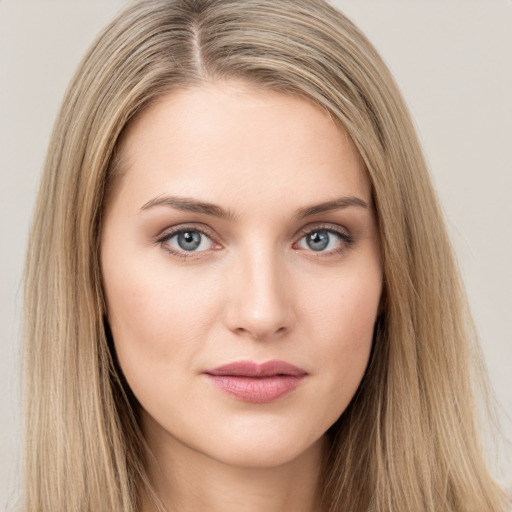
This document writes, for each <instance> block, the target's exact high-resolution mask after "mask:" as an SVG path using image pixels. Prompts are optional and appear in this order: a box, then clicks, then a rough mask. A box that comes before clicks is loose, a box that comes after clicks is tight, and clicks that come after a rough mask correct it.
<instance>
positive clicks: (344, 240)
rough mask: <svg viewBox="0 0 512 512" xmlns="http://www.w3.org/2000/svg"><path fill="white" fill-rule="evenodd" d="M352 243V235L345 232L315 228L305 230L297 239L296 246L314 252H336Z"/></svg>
mask: <svg viewBox="0 0 512 512" xmlns="http://www.w3.org/2000/svg"><path fill="white" fill-rule="evenodd" d="M352 243H353V239H352V237H351V236H350V235H348V234H346V233H342V232H339V231H336V230H334V229H332V228H329V229H327V228H317V229H313V230H310V231H309V232H307V233H306V234H305V235H304V236H303V237H302V238H301V239H300V240H299V241H298V243H297V247H298V248H299V249H306V250H311V251H314V252H324V253H337V252H340V251H342V250H343V249H345V248H346V247H348V246H350V245H351V244H352Z"/></svg>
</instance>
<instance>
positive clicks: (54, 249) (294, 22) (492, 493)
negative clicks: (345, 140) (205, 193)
mask: <svg viewBox="0 0 512 512" xmlns="http://www.w3.org/2000/svg"><path fill="white" fill-rule="evenodd" d="M230 78H235V79H242V80H245V81H249V82H251V83H254V84H257V85H259V86H261V87H262V88H267V89H272V90H278V91H282V92H285V93H290V94H299V95H302V96H304V97H307V98H310V99H312V100H313V101H314V102H316V103H317V104H318V105H319V106H321V107H322V108H324V109H325V110H327V111H328V112H329V113H330V115H331V116H332V118H333V119H334V120H335V121H336V122H338V123H340V124H341V125H342V126H343V127H344V128H345V130H346V131H347V132H348V134H349V135H350V137H351V138H352V140H353V141H354V143H355V145H356V147H357V148H358V150H359V152H360V154H361V156H362V158H363V159H364V162H365V164H366V168H367V171H368V176H369V179H370V181H371V184H372V189H373V200H374V203H375V209H376V212H377V219H378V225H379V230H380V239H381V246H382V259H383V268H384V281H385V282H384V296H383V304H382V311H381V313H380V315H379V319H378V322H377V325H376V330H375V339H374V346H373V351H372V356H371V360H370V364H369V366H368V369H367V372H366V374H365V377H364V379H363V382H362V383H361V385H360V388H359V390H358V392H357V394H356V396H355V397H354V399H353V401H352V402H351V404H350V405H349V407H348V409H347V410H346V411H345V412H344V414H343V415H342V416H341V418H340V419H339V420H338V421H337V423H336V424H335V425H333V427H332V428H331V429H330V430H329V432H328V435H329V436H330V437H331V440H332V441H331V446H332V448H331V452H330V453H329V454H328V456H327V458H326V462H325V467H324V478H323V485H324V489H323V496H324V504H325V510H326V511H330V512H335V511H338V512H339V511H345V510H350V511H351V512H363V511H365V510H366V509H367V508H368V506H369V503H370V502H371V501H372V500H373V503H374V509H375V510H378V511H380V512H385V511H394V512H396V511H403V512H405V511H410V510H413V511H415V512H420V511H425V512H427V511H428V512H434V511H436V512H437V511H441V510H442V511H445V512H448V511H453V512H462V511H478V512H486V511H488V512H490V511H493V512H497V511H502V510H504V508H505V506H506V505H505V498H504V496H503V495H502V493H501V492H500V490H499V489H498V487H497V486H496V484H495V483H494V481H493V479H492V477H491V476H490V474H489V472H488V470H487V468H486V464H485V461H484V457H483V455H482V448H481V445H480V439H479V429H478V421H477V414H476V413H477V403H476V400H475V398H474V397H475V396H476V395H475V392H476V391H478V390H479V391H482V390H483V392H484V394H483V396H484V399H485V396H486V395H485V393H486V387H485V377H484V372H483V369H482V364H481V357H480V355H479V353H478V346H477V343H476V341H475V336H474V332H473V328H472V323H471V318H470V316H469V314H468V309H467V305H466V299H465V297H464V293H463V290H462V288H461V284H460V281H459V277H458V273H457V269H456V265H455V263H454V258H453V255H452V251H451V248H450V244H449V241H448V238H447V235H446V231H445V228H444V224H443V220H442V216H441V214H440V211H439V207H438V204H437V200H436V198H435V194H434V192H433V190H432V186H431V183H430V180H429V177H428V173H427V170H426V165H425V162H424V158H423V156H422V152H421V149H420V147H419V144H418V141H417V138H416V135H415V131H414V128H413V126H412V123H411V120H410V118H409V115H408V113H407V109H406V107H405V106H404V102H403V100H402V98H401V96H400V93H399V91H398V89H397V87H396V85H395V83H394V81H393V79H392V77H391V75H390V73H389V71H388V69H387V68H386V66H385V65H384V63H383V62H382V60H381V59H380V57H379V56H378V54H377V53H376V51H375V49H374V48H373V47H372V45H371V44H370V43H369V42H368V41H367V39H366V38H365V37H364V35H362V34H361V32H360V31H359V30H358V29H357V28H356V27H355V26H354V25H353V24H352V23H351V22H350V21H349V20H348V19H347V18H345V17H344V16H343V15H342V14H341V13H339V12H338V11H336V10H335V9H334V8H333V7H331V6H330V5H328V4H327V3H324V2H323V1H319V0H244V1H240V0H142V1H139V2H136V3H134V4H133V5H131V6H129V7H127V8H126V9H125V10H124V11H123V12H122V13H121V14H120V15H118V17H117V18H116V19H115V20H114V21H113V22H112V23H111V24H110V25H109V26H108V27H107V28H106V29H105V30H104V31H103V32H102V33H101V34H100V36H99V37H98V39H97V40H96V42H95V43H94V44H93V46H92V48H91V49H90V50H89V52H88V54H87V55H86V56H85V58H84V60H83V61H82V63H81V65H80V67H79V69H78V72H77V74H76V75H75V77H74V79H73V81H72V83H71V85H70V87H69V89H68V91H67V94H66V97H65V99H64V103H63V106H62V110H61V112H60V115H59V117H58V119H57V121H56V125H55V128H54V132H53V136H52V139H51V143H50V147H49V151H48V156H47V160H46V166H45V170H44V174H43V177H42V181H41V185H40V190H39V196H38V200H37V205H36V209H35V214H34V222H33V226H32V230H31V234H30V242H29V250H28V256H27V264H26V284H25V300H26V309H25V361H26V364H25V379H26V389H25V406H26V418H27V420H26V422H27V423H26V460H25V466H26V488H25V496H26V510H27V511H31V512H32V511H39V512H64V511H65V512H73V511H76V512H78V511H80V512H84V511H96V512H97V511H99V510H110V511H115V512H121V511H136V510H138V508H139V506H140V501H139V493H140V491H141V489H145V491H144V492H151V491H150V483H149V482H148V479H147V476H146V474H145V469H144V458H143V456H144V455H143V454H144V440H143V438H142V436H141V433H140V430H139V428H138V421H137V416H136V408H135V407H134V398H133V396H132V395H131V393H130V390H129V389H128V387H127V385H126V383H125V382H124V380H123V376H122V374H121V372H120V371H119V368H118V366H117V364H116V360H115V353H114V351H113V349H112V346H111V345H112V344H111V339H110V335H109V332H108V326H107V325H106V324H105V322H104V300H103V291H102V284H101V275H100V270H99V261H98V252H99V239H100V229H101V214H102V210H103V206H104V202H105V198H106V197H107V196H108V193H109V190H110V188H111V187H112V184H113V183H114V182H115V180H114V178H115V176H116V175H117V174H118V173H120V172H122V162H120V161H119V159H118V155H117V153H116V146H117V142H118V139H119V137H120V135H121V133H122V131H123V129H124V128H125V126H126V125H127V123H128V122H129V121H130V119H132V118H133V117H134V116H135V115H136V114H137V113H139V112H140V111H141V110H142V109H144V108H145V107H147V106H148V105H149V104H150V103H151V102H153V101H155V100H156V99H158V98H159V97H161V96H162V95H163V94H167V93H169V92H171V91H173V90H176V89H180V88H185V87H190V86H192V85H195V84H200V83H201V82H204V81H216V80H223V79H230ZM344 504H348V505H344Z"/></svg>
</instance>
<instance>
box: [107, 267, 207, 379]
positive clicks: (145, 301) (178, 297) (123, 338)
mask: <svg viewBox="0 0 512 512" xmlns="http://www.w3.org/2000/svg"><path fill="white" fill-rule="evenodd" d="M107 263H108V262H106V264H105V266H104V276H105V279H104V287H105V294H106V299H107V314H108V322H109V325H110V328H111V331H112V335H113V338H114V345H115V348H116V353H117V357H118V359H119V363H120V365H121V368H122V369H123V372H124V373H125V375H126V377H127V379H128V381H129V382H130V384H132V383H133V384H135V382H133V381H135V380H137V381H138V380H139V379H143V378H144V375H152V376H153V377H156V376H157V375H160V374H162V375H165V373H166V372H168V371H169V363H171V364H173V365H174V367H175V369H176V370H179V369H180V368H183V367H186V366H187V364H188V362H189V361H190V360H191V359H192V358H193V356H194V354H195V353H197V352H198V351H199V350H200V340H201V339H203V337H204V333H205V332H208V330H209V329H210V328H211V323H212V321H213V319H214V318H215V317H216V316H217V315H216V312H215V304H216V301H215V300H213V299H212V297H211V294H209V293H208V291H207V290H206V293H197V290H196V288H194V287H193V286H190V282H188V283H187V280H186V279H184V277H183V276H182V275H180V274H179V273H176V275H174V274H173V273H170V272H169V270H168V268H167V269H166V268H162V265H159V264H158V262H149V264H148V262H144V264H140V265H137V264H135V265H123V264H122V262H121V263H118V264H115V265H108V264H107ZM153 263H154V264H153ZM187 285H188V286H187ZM211 289H213V287H211ZM202 291H203V292H204V291H205V290H202ZM148 372H149V373H148Z"/></svg>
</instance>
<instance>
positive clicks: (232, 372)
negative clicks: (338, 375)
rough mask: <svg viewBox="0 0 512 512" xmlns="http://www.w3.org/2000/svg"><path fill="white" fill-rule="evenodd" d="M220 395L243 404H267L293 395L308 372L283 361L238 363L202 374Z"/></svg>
mask: <svg viewBox="0 0 512 512" xmlns="http://www.w3.org/2000/svg"><path fill="white" fill-rule="evenodd" d="M204 374H205V375H206V377H207V378H208V379H209V380H210V382H211V383H212V384H213V385H214V386H216V387H217V388H218V389H219V390H220V391H222V392H224V393H226V394H228V395H231V396H233V397H234V398H237V399H239V400H242V401H244V402H252V403H267V402H272V401H274V400H277V399H278V398H281V397H283V396H285V395H288V394H289V393H291V392H292V391H294V390H295V389H296V388H297V387H298V386H299V385H300V383H301V382H302V380H303V379H304V377H306V376H307V372H306V371H305V370H303V369H301V368H298V367H297V366H294V365H292V364H289V363H286V362H285V361H277V360H273V361H267V362H265V363H256V362H253V361H237V362H234V363H229V364H226V365H222V366H219V367H217V368H213V369H210V370H206V371H205V372H204Z"/></svg>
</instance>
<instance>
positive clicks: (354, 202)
mask: <svg viewBox="0 0 512 512" xmlns="http://www.w3.org/2000/svg"><path fill="white" fill-rule="evenodd" d="M156 206H168V207H171V208H175V209H176V210H181V211H184V212H192V213H202V214H204V215H210V216H212V217H218V218H221V219H229V220H234V219H236V215H235V214H234V213H233V212H232V211H230V210H225V209H224V208H222V207H220V206H218V205H216V204H213V203H208V202H206V201H198V200H196V199H192V198H189V197H177V196H167V195H162V196H158V197H155V198H153V199H151V200H149V201H148V202H147V203H145V204H144V205H143V206H142V207H141V209H140V211H141V212H143V211H146V210H149V209H150V208H154V207H156ZM349 206H357V207H360V208H364V209H366V210H371V208H370V206H369V205H368V203H367V202H366V201H364V200H363V199H360V198H359V197H355V196H344V197H340V198H338V199H334V200H332V201H326V202H324V203H319V204H314V205H311V206H305V207H303V208H300V209H299V210H297V212H296V213H295V216H296V217H297V218H299V219H305V218H307V217H312V216H314V215H319V214H320V213H327V212H331V211H334V210H341V209H343V208H348V207H349Z"/></svg>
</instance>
